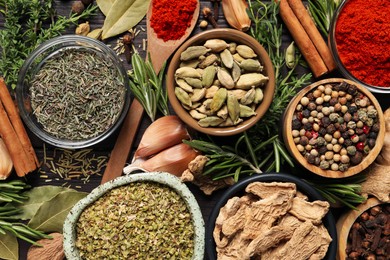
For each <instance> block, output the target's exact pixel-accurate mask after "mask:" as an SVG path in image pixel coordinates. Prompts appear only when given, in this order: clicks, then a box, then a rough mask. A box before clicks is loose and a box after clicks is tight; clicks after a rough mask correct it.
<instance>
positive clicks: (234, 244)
mask: <svg viewBox="0 0 390 260" xmlns="http://www.w3.org/2000/svg"><path fill="white" fill-rule="evenodd" d="M249 242H250V240H248V239H245V238H243V237H242V232H239V233H237V234H236V235H235V236H234V237H232V238H231V240H230V243H229V244H228V245H227V246H226V247H223V248H218V247H217V248H216V250H217V259H218V260H236V259H240V260H245V259H248V260H249V258H245V257H244V249H245V248H246V247H247V246H248V244H249Z"/></svg>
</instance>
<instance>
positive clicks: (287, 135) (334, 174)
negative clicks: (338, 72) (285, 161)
mask: <svg viewBox="0 0 390 260" xmlns="http://www.w3.org/2000/svg"><path fill="white" fill-rule="evenodd" d="M342 82H346V83H348V84H352V85H354V86H356V87H357V89H358V91H360V93H362V94H363V95H364V96H366V97H368V99H369V100H370V101H371V103H372V105H373V106H374V107H375V109H376V110H377V112H378V115H377V117H378V126H379V132H378V134H377V138H376V141H375V146H374V147H373V148H372V149H371V150H370V152H369V153H368V154H367V155H366V156H365V157H364V158H363V160H362V161H361V162H360V163H359V164H357V165H352V166H350V167H349V168H348V169H347V170H346V171H341V170H331V169H330V168H329V169H327V170H323V169H321V168H320V167H318V166H317V165H315V164H310V163H309V162H308V161H307V159H306V158H305V157H304V156H303V155H302V153H301V152H300V151H299V150H298V148H297V145H296V144H295V142H294V137H293V134H292V130H293V128H292V121H293V119H294V113H295V109H296V107H297V105H298V104H299V103H300V100H301V98H302V97H304V96H306V95H307V94H308V93H309V92H312V91H314V90H316V89H317V88H318V87H319V86H321V85H322V86H324V85H326V84H328V83H332V84H333V83H337V84H339V83H342ZM324 104H325V103H324ZM320 125H321V123H320ZM283 126H284V128H283V139H284V143H285V145H286V148H287V150H288V151H289V152H290V154H291V155H292V156H293V157H294V158H295V159H296V161H298V163H299V164H300V165H302V166H303V167H305V168H306V169H307V170H309V171H310V172H313V173H315V174H317V175H320V176H323V177H329V178H344V177H348V176H352V175H355V174H358V173H360V172H361V171H363V170H364V169H365V168H367V167H368V166H369V165H370V164H371V163H372V162H374V160H375V158H376V157H377V156H378V154H379V153H380V151H381V149H382V146H383V142H384V137H385V125H384V116H383V112H382V109H381V106H380V104H379V102H378V101H377V100H376V98H375V97H374V96H373V95H372V94H371V92H370V91H368V90H367V89H366V88H364V87H363V86H361V85H360V84H359V83H357V82H354V81H351V80H348V79H341V78H330V79H324V80H320V81H317V82H314V83H313V84H311V85H309V86H307V87H305V88H303V89H302V90H301V91H300V92H299V93H298V94H297V95H296V96H295V97H294V98H293V99H292V100H291V102H290V103H289V105H288V106H287V108H286V111H285V114H284V119H283ZM348 138H351V137H348ZM355 145H356V144H355Z"/></svg>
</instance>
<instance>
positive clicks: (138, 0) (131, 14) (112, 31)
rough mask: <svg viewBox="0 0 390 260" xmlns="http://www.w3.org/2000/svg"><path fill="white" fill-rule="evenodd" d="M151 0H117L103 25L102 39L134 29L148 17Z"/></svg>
mask: <svg viewBox="0 0 390 260" xmlns="http://www.w3.org/2000/svg"><path fill="white" fill-rule="evenodd" d="M149 2H150V0H116V1H115V2H114V4H113V5H112V7H111V9H110V11H109V12H108V14H107V16H106V19H105V20H104V24H103V28H102V29H103V33H102V39H103V40H104V39H107V38H110V37H112V36H115V35H118V34H120V33H123V32H125V31H127V30H130V29H131V28H133V27H134V26H135V25H137V23H139V21H141V20H142V18H143V17H144V16H145V15H146V12H147V10H148V7H149Z"/></svg>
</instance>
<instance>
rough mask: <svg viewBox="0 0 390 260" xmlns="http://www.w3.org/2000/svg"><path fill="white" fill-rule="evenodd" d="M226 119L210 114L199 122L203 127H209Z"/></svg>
mask: <svg viewBox="0 0 390 260" xmlns="http://www.w3.org/2000/svg"><path fill="white" fill-rule="evenodd" d="M223 121H224V120H223V119H222V118H220V117H217V116H208V117H205V118H202V119H200V120H199V121H198V124H199V125H200V126H201V127H209V126H218V125H219V124H221V123H222V122H223Z"/></svg>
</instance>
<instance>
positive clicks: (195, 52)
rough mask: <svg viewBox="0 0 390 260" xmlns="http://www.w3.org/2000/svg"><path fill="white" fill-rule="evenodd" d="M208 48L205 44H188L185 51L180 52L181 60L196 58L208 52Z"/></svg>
mask: <svg viewBox="0 0 390 260" xmlns="http://www.w3.org/2000/svg"><path fill="white" fill-rule="evenodd" d="M209 51H210V49H208V48H206V47H205V46H190V47H188V48H187V49H186V50H185V51H183V52H182V53H181V54H180V60H181V61H188V60H192V59H197V58H199V57H200V56H202V55H205V54H206V53H208V52H209Z"/></svg>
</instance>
